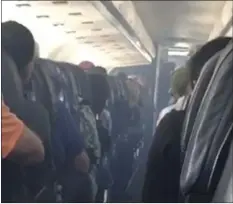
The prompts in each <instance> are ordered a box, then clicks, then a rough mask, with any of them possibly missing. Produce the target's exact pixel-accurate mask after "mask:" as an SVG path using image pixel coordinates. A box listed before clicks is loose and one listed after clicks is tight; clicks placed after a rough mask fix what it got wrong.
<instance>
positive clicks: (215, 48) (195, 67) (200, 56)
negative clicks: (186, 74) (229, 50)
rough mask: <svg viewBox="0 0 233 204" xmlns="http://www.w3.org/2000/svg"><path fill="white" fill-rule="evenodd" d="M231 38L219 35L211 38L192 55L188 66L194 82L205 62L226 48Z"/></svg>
mask: <svg viewBox="0 0 233 204" xmlns="http://www.w3.org/2000/svg"><path fill="white" fill-rule="evenodd" d="M231 39H232V38H230V37H219V38H216V39H214V40H211V41H209V42H207V43H206V44H205V45H204V46H202V47H201V48H200V49H199V50H197V52H196V53H195V54H194V55H193V56H191V58H190V59H189V60H188V62H187V66H188V68H189V69H190V78H191V81H192V82H194V81H196V80H197V79H198V77H199V75H200V73H201V70H202V68H203V66H204V65H205V63H206V62H207V61H208V60H209V59H210V58H211V57H213V56H214V55H215V54H216V53H217V52H219V51H221V50H222V49H224V48H225V47H226V46H227V44H228V43H229V42H230V40H231Z"/></svg>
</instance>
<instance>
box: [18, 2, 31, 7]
mask: <svg viewBox="0 0 233 204" xmlns="http://www.w3.org/2000/svg"><path fill="white" fill-rule="evenodd" d="M16 6H17V7H18V8H22V7H31V4H27V3H24V4H16Z"/></svg>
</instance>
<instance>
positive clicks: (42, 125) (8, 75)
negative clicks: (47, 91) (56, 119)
mask: <svg viewBox="0 0 233 204" xmlns="http://www.w3.org/2000/svg"><path fill="white" fill-rule="evenodd" d="M2 93H3V99H4V101H5V103H6V104H7V105H8V106H9V108H10V109H11V111H12V112H13V113H15V114H16V115H17V116H18V117H19V118H20V119H21V120H22V121H23V122H24V123H25V124H26V125H27V126H28V127H29V128H30V129H31V130H33V131H34V132H36V133H37V134H38V136H39V137H40V138H41V140H42V141H43V142H44V145H45V155H46V156H45V161H44V162H43V163H42V164H38V165H35V166H33V167H24V168H23V167H19V166H18V165H17V164H14V163H13V162H9V163H8V164H9V166H8V164H7V165H6V166H5V167H6V168H5V167H4V165H3V166H2V167H3V168H2V170H3V171H2V172H3V174H2V175H4V176H3V178H4V179H6V181H7V180H8V179H9V180H8V181H7V182H8V183H11V182H10V181H11V180H12V179H13V180H12V183H14V186H17V184H19V185H21V187H19V188H17V187H16V188H15V189H14V190H16V191H18V192H13V194H15V193H16V195H13V198H11V199H13V200H12V201H14V202H21V201H22V202H28V201H29V202H35V201H36V202H37V201H41V200H43V199H46V201H53V194H52V192H49V194H50V195H49V196H48V195H45V193H44V194H43V196H38V197H36V195H37V193H38V192H39V191H40V190H41V189H42V188H43V186H44V185H45V180H47V173H48V171H47V170H48V168H50V165H51V163H50V158H49V146H48V145H49V144H48V139H49V137H50V126H49V119H48V114H47V111H46V110H45V109H44V108H43V107H42V106H41V105H40V104H39V103H36V102H30V101H26V100H25V99H24V97H23V87H22V82H21V79H20V76H19V75H18V72H17V68H16V66H15V64H14V62H13V61H12V60H11V59H10V57H9V56H7V54H6V53H4V51H3V52H2ZM38 118H39V119H40V120H38ZM6 162H8V161H6ZM4 170H6V172H5V173H4ZM38 178H39V179H38ZM19 179H21V180H20V181H19ZM17 181H18V182H17ZM22 186H25V187H26V188H27V193H26V194H25V193H22V190H23V189H24V188H23V187H22ZM10 188H12V185H11V187H10ZM4 189H5V190H6V195H8V196H10V195H9V194H7V191H8V192H12V191H11V190H13V188H12V189H11V190H10V189H7V185H6V186H5V185H4ZM47 192H48V191H47ZM4 193H5V191H4ZM4 193H3V194H4ZM3 194H2V195H3ZM15 196H16V197H15ZM47 196H48V197H47ZM5 199H6V200H7V199H8V198H6V197H5Z"/></svg>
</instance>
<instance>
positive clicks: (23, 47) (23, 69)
mask: <svg viewBox="0 0 233 204" xmlns="http://www.w3.org/2000/svg"><path fill="white" fill-rule="evenodd" d="M2 46H3V48H4V49H5V51H6V52H7V53H8V54H9V55H10V56H11V58H12V59H13V60H14V62H15V64H16V66H17V68H18V71H19V74H20V76H21V78H22V79H23V80H22V81H23V82H28V80H29V79H30V77H31V74H32V70H33V61H34V57H35V54H36V53H35V50H36V46H35V41H34V37H33V35H32V33H31V32H30V30H28V29H27V28H26V27H24V26H23V25H21V24H19V23H17V22H15V21H7V22H4V23H2Z"/></svg>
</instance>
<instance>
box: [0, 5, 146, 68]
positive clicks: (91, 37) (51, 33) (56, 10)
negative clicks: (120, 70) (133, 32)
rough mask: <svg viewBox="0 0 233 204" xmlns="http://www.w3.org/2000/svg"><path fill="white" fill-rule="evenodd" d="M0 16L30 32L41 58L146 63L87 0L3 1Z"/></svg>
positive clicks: (113, 64)
mask: <svg viewBox="0 0 233 204" xmlns="http://www.w3.org/2000/svg"><path fill="white" fill-rule="evenodd" d="M2 15H3V18H2V20H3V21H6V20H16V21H18V22H20V23H22V24H24V25H25V26H27V27H28V28H29V29H30V30H31V31H32V33H33V35H34V37H35V39H36V41H37V42H38V43H39V45H40V51H41V55H42V57H49V58H52V59H55V60H64V61H70V62H73V63H79V62H80V61H82V60H91V61H93V62H94V63H96V64H99V65H102V66H105V67H107V68H113V67H116V66H125V64H127V65H134V64H138V63H140V64H146V63H148V62H147V60H146V59H145V58H144V57H143V56H142V55H141V54H140V53H139V52H138V50H136V49H135V47H134V46H132V44H131V43H130V42H129V41H128V40H127V39H126V38H125V37H124V36H123V35H122V34H121V33H120V32H119V31H118V30H117V29H116V28H115V27H114V26H113V25H112V24H110V23H109V22H108V21H107V20H106V19H105V18H104V17H103V16H102V15H101V13H100V12H99V11H98V10H97V9H95V7H93V6H92V4H91V3H90V2H88V1H2ZM59 49H60V50H59ZM55 50H56V51H55ZM51 53H53V54H51ZM54 53H56V54H54ZM67 56H69V57H67Z"/></svg>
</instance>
